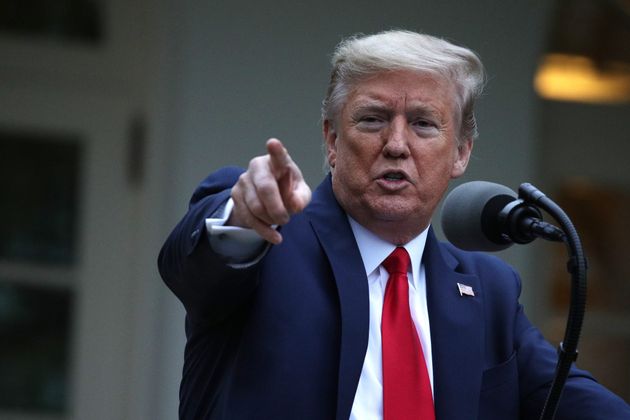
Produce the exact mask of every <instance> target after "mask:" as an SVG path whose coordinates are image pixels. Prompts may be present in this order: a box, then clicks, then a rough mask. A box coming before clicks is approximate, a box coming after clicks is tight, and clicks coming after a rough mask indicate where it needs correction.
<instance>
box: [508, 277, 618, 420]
mask: <svg viewBox="0 0 630 420" xmlns="http://www.w3.org/2000/svg"><path fill="white" fill-rule="evenodd" d="M517 282H518V285H519V288H520V280H519V279H518V276H517ZM515 332H516V336H515V341H516V342H515V347H516V349H517V352H518V370H519V388H520V389H519V391H520V398H521V418H524V419H538V418H540V414H541V412H542V409H543V407H544V404H545V401H546V399H547V394H548V393H549V389H550V388H551V383H552V380H553V378H554V375H555V370H556V364H557V361H558V355H557V352H556V349H554V348H553V347H552V346H551V344H550V343H549V342H548V341H547V340H546V339H545V338H544V337H543V335H542V334H541V332H540V331H539V330H538V328H536V327H534V326H533V325H532V324H531V323H530V322H529V320H528V319H527V317H526V315H525V313H524V311H523V307H522V306H521V305H518V311H517V314H516V322H515ZM578 361H579V359H578ZM555 419H557V420H592V419H630V406H628V404H627V403H626V402H625V401H624V400H623V399H621V398H620V397H618V396H617V395H615V394H614V393H612V392H611V391H609V390H608V389H606V388H605V387H604V386H602V385H600V384H599V383H598V382H597V381H596V380H595V379H594V378H593V376H591V374H590V373H588V372H586V371H584V370H581V369H578V368H576V367H575V365H574V366H573V367H572V368H571V370H570V372H569V376H568V378H567V381H566V383H565V386H564V389H563V393H562V395H561V398H560V402H559V404H558V409H557V411H556V416H555Z"/></svg>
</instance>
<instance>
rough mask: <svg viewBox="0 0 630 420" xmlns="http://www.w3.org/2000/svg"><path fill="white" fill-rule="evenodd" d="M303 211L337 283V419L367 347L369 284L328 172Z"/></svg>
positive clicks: (343, 414) (346, 408)
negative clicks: (338, 309)
mask: <svg viewBox="0 0 630 420" xmlns="http://www.w3.org/2000/svg"><path fill="white" fill-rule="evenodd" d="M306 214H307V216H308V217H309V219H310V222H311V225H312V226H313V230H314V231H315V233H316V235H317V237H318V239H319V242H320V244H321V246H322V248H323V249H324V252H325V253H326V256H327V257H328V261H329V262H330V265H331V268H332V271H333V275H334V278H335V282H336V285H337V292H338V296H339V307H340V315H341V346H340V350H339V351H340V354H339V382H338V389H337V419H347V418H348V417H349V416H350V411H351V410H352V402H353V400H354V395H355V393H356V389H357V385H358V383H359V377H360V376H361V369H362V367H363V360H364V359H365V352H366V350H367V343H368V334H369V317H370V312H369V311H370V307H369V291H368V283H367V278H366V275H365V268H364V266H363V262H362V260H361V254H360V253H359V249H358V247H357V244H356V241H355V239H354V235H353V234H352V229H351V228H350V224H349V223H348V219H347V217H346V214H345V213H344V211H343V210H342V208H341V207H340V206H339V204H338V203H337V200H336V199H335V198H334V196H333V193H332V185H331V181H330V175H329V176H328V177H327V178H326V179H325V180H324V182H322V183H321V184H320V186H319V187H318V188H317V190H316V191H315V193H314V194H313V200H312V202H311V204H310V205H309V207H308V208H307V212H306Z"/></svg>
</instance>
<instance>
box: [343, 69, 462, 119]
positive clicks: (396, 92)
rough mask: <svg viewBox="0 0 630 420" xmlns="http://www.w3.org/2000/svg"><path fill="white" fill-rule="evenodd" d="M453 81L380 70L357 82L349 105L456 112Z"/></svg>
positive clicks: (435, 75)
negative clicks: (419, 108)
mask: <svg viewBox="0 0 630 420" xmlns="http://www.w3.org/2000/svg"><path fill="white" fill-rule="evenodd" d="M455 98H456V97H455V87H454V84H453V83H452V82H451V81H449V80H447V79H446V78H444V77H443V76H440V75H437V74H430V73H416V72H411V71H402V70H401V71H391V72H383V73H378V74H376V75H374V76H371V77H368V78H366V79H364V80H362V81H360V82H358V83H357V84H356V85H355V86H354V87H353V88H352V89H351V91H350V93H349V95H348V98H347V102H346V108H356V107H361V106H363V105H365V106H372V105H379V106H387V107H401V106H402V107H413V106H420V107H422V108H426V107H429V108H434V109H437V110H440V111H441V112H443V113H450V112H454V111H455V102H456V101H455Z"/></svg>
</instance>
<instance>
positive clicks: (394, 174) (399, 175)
mask: <svg viewBox="0 0 630 420" xmlns="http://www.w3.org/2000/svg"><path fill="white" fill-rule="evenodd" d="M379 178H380V179H383V180H385V181H390V182H396V181H409V177H408V176H407V174H406V173H405V172H403V171H386V172H383V173H382V174H381V175H380V176H379Z"/></svg>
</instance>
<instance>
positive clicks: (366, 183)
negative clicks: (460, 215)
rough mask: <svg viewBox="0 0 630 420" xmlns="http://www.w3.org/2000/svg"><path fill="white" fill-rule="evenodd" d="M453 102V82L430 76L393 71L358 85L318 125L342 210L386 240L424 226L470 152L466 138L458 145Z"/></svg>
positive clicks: (404, 237) (397, 240)
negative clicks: (336, 113) (335, 111)
mask: <svg viewBox="0 0 630 420" xmlns="http://www.w3.org/2000/svg"><path fill="white" fill-rule="evenodd" d="M456 105H457V104H456V96H455V88H454V86H453V85H452V84H451V83H450V82H448V81H447V80H444V79H442V78H439V77H437V76H432V75H423V74H418V73H413V72H408V71H396V72H387V73H380V74H378V75H376V76H374V77H371V78H369V79H367V80H365V81H363V82H360V83H358V85H357V86H356V87H355V88H354V89H353V90H351V91H350V94H349V95H348V98H347V101H346V104H345V105H344V106H343V108H342V110H341V113H340V115H339V116H338V118H337V120H335V121H334V122H333V121H325V122H324V136H325V141H326V148H327V158H328V163H329V164H330V167H331V173H332V183H333V192H334V194H335V196H336V198H337V200H338V201H339V203H340V204H341V206H342V207H343V208H344V210H345V211H346V212H347V213H348V214H349V215H350V216H352V217H353V218H354V219H355V220H357V221H358V222H359V223H361V224H362V225H363V226H365V227H366V228H368V229H370V230H372V231H373V232H374V233H376V234H377V235H379V236H381V237H383V238H384V239H386V240H389V241H390V242H394V243H405V242H407V241H408V240H410V239H411V238H413V237H415V236H416V235H417V234H419V233H420V232H421V231H422V230H424V229H425V228H426V227H427V226H428V224H429V221H430V219H431V215H432V214H433V211H434V210H435V208H436V206H437V204H438V202H439V201H440V199H441V198H442V195H443V194H444V191H445V190H446V188H447V186H448V182H449V180H450V179H452V178H455V177H458V176H460V175H462V174H463V173H464V170H465V169H466V165H467V163H468V158H469V156H470V151H471V148H472V141H471V140H463V141H462V142H461V145H460V146H459V147H458V143H457V133H458V131H459V112H458V111H457V106H456ZM408 236H409V237H408Z"/></svg>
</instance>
